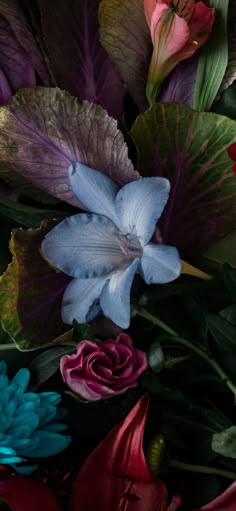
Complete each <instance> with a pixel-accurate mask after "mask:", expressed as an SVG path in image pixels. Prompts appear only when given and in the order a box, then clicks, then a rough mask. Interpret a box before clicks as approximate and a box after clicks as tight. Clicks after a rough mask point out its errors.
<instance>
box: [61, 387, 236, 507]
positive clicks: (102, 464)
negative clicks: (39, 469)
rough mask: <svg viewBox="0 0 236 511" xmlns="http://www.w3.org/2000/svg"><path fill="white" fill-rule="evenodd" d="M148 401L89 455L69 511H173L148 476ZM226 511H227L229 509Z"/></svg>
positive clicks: (144, 399)
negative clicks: (144, 447)
mask: <svg viewBox="0 0 236 511" xmlns="http://www.w3.org/2000/svg"><path fill="white" fill-rule="evenodd" d="M148 406H149V398H148V395H145V396H143V397H142V398H141V399H140V400H139V401H138V402H137V403H136V405H135V406H134V407H133V408H132V410H131V411H130V412H129V414H128V415H127V417H126V418H125V420H124V421H123V422H122V423H121V424H118V425H117V426H116V427H115V428H113V429H112V431H110V433H109V434H108V435H107V436H106V438H104V440H103V441H102V442H101V443H100V444H99V445H98V446H97V447H96V449H94V451H92V452H91V453H90V455H89V456H88V458H87V459H86V461H85V463H84V465H83V466H82V468H81V469H80V471H79V473H78V475H77V476H76V478H75V480H74V483H73V486H72V491H71V498H70V502H69V507H68V509H69V511H94V510H96V511H176V510H177V509H178V508H179V507H180V505H181V503H182V499H181V497H180V496H179V495H174V497H173V498H172V500H171V502H170V503H169V504H168V501H169V499H168V491H167V488H166V486H165V484H164V483H163V482H162V481H160V479H157V478H156V477H155V476H154V475H152V474H151V473H150V472H149V469H148V467H147V463H146V459H145V456H144V451H143V435H144V429H145V423H146V418H147V413H148ZM227 511H231V510H230V509H229V510H227Z"/></svg>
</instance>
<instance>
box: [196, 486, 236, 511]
mask: <svg viewBox="0 0 236 511" xmlns="http://www.w3.org/2000/svg"><path fill="white" fill-rule="evenodd" d="M235 509H236V482H234V483H233V484H231V486H229V488H227V490H226V491H225V492H224V493H222V495H220V496H219V497H217V498H216V499H215V500H213V501H212V502H209V504H206V506H203V507H201V508H200V509H195V510H194V511H235Z"/></svg>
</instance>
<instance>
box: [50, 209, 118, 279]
mask: <svg viewBox="0 0 236 511" xmlns="http://www.w3.org/2000/svg"><path fill="white" fill-rule="evenodd" d="M119 236H120V231H119V230H118V229H117V227H116V226H115V225H114V224H113V223H112V222H111V221H110V220H109V219H108V218H106V217H105V216H102V215H94V214H87V213H84V214H78V215H74V216H71V217H68V218H66V219H65V220H64V221H63V222H61V223H60V224H59V225H57V226H56V227H54V229H52V230H51V231H50V232H49V233H48V234H47V236H46V237H45V239H44V241H43V243H42V252H43V254H44V256H45V257H46V258H47V259H48V260H49V261H50V262H51V263H52V264H53V265H54V266H56V267H57V268H59V269H60V270H62V271H64V273H67V275H70V276H71V277H76V278H86V279H87V278H96V277H99V276H101V275H104V274H105V273H109V272H111V271H112V270H114V269H117V268H119V267H120V266H121V265H122V264H123V261H124V260H125V259H126V258H127V256H126V255H125V254H124V252H122V250H121V241H120V238H119Z"/></svg>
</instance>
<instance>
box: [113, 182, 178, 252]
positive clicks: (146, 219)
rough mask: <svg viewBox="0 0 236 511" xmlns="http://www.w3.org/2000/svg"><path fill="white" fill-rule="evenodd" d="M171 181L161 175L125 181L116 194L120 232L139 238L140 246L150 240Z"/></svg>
mask: <svg viewBox="0 0 236 511" xmlns="http://www.w3.org/2000/svg"><path fill="white" fill-rule="evenodd" d="M169 192H170V182H169V181H168V179H165V178H163V177H145V178H140V179H138V180H137V181H133V182H132V183H128V184H127V185H125V186H123V188H121V189H120V191H119V192H118V194H117V196H116V202H115V209H116V213H117V217H118V219H119V221H120V229H121V230H122V232H125V233H131V234H134V235H136V236H137V237H138V238H139V241H140V243H141V244H142V246H144V245H146V243H148V241H149V240H150V239H151V237H152V235H153V232H154V230H155V225H156V222H157V220H159V218H160V216H161V214H162V211H163V209H164V207H165V205H166V203H167V200H168V197H169Z"/></svg>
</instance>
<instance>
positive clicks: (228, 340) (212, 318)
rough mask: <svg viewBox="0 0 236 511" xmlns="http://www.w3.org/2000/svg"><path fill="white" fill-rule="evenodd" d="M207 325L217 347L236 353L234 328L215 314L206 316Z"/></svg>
mask: <svg viewBox="0 0 236 511" xmlns="http://www.w3.org/2000/svg"><path fill="white" fill-rule="evenodd" d="M207 323H208V326H209V330H210V332H211V335H212V337H214V339H215V341H216V342H217V344H219V346H221V347H222V348H224V349H225V350H233V351H236V326H234V325H232V323H229V321H226V319H224V318H222V317H220V316H217V314H207Z"/></svg>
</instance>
